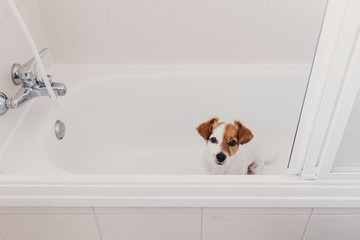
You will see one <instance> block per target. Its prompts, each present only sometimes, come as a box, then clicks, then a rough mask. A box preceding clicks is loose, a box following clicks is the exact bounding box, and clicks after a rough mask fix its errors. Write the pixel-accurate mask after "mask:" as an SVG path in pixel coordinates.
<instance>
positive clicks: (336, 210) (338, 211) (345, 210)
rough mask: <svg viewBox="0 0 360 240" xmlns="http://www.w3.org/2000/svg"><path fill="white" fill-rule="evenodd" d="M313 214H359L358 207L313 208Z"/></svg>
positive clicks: (359, 209)
mask: <svg viewBox="0 0 360 240" xmlns="http://www.w3.org/2000/svg"><path fill="white" fill-rule="evenodd" d="M312 214H314V215H322V214H325V215H337V214H340V215H344V214H358V215H360V208H314V211H313V213H312Z"/></svg>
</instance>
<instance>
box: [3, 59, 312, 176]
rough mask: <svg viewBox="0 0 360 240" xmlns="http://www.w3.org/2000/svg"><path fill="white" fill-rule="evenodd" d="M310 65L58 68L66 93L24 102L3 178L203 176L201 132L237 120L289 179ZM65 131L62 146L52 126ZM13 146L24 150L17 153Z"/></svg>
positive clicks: (6, 153)
mask: <svg viewBox="0 0 360 240" xmlns="http://www.w3.org/2000/svg"><path fill="white" fill-rule="evenodd" d="M308 74H309V66H233V67H221V66H220V67H216V66H214V67H198V68H196V67H163V68H160V67H157V68H155V67H153V68H152V67H81V66H56V67H55V69H54V70H53V77H54V79H55V80H56V81H59V82H63V83H65V84H66V85H67V87H68V94H67V95H66V96H65V97H63V98H59V101H60V105H61V107H60V109H58V110H57V109H54V108H53V107H52V105H51V102H50V101H49V99H47V98H38V99H35V100H34V101H32V102H31V103H30V104H28V105H27V106H26V107H27V109H26V112H25V113H24V114H23V116H22V119H21V121H20V122H19V124H18V126H17V128H16V129H15V131H14V133H13V135H12V136H11V138H10V139H9V140H8V142H7V144H6V146H5V147H4V149H3V152H2V154H1V162H0V168H1V171H2V173H3V174H206V172H205V169H204V168H203V166H202V164H201V156H202V153H203V149H204V145H205V144H204V141H203V140H202V138H201V137H200V136H199V135H198V134H197V132H196V130H195V128H196V127H197V125H198V124H199V123H201V122H203V121H205V120H207V119H209V118H210V117H213V116H218V117H220V120H225V121H233V120H234V119H239V120H241V121H242V122H243V123H244V124H245V125H246V126H248V127H249V128H250V129H251V130H253V131H254V132H255V135H256V136H257V137H259V138H260V139H261V141H262V145H263V146H264V147H265V148H266V149H267V150H268V152H269V154H275V153H276V152H280V153H281V156H280V159H279V160H278V162H277V163H276V164H275V167H274V166H268V167H267V168H265V171H264V172H265V173H268V174H282V173H285V170H286V165H287V161H288V159H289V155H290V150H291V145H292V141H293V138H294V135H295V129H296V125H297V120H298V117H299V114H300V108H301V104H302V99H303V96H304V92H305V86H306V83H307V76H308ZM57 119H59V120H61V121H63V122H64V123H65V125H66V130H67V134H66V136H65V138H64V139H62V140H61V141H59V140H58V139H57V138H56V137H55V134H54V124H55V121H56V120H57ZM19 147H20V149H21V151H19Z"/></svg>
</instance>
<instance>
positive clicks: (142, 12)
mask: <svg viewBox="0 0 360 240" xmlns="http://www.w3.org/2000/svg"><path fill="white" fill-rule="evenodd" d="M38 2H39V7H40V13H41V16H42V20H43V23H44V29H45V32H46V37H47V39H48V42H49V44H50V46H51V48H52V49H53V55H54V58H55V62H56V63H65V64H66V63H68V64H72V63H81V64H87V63H95V64H102V63H113V61H114V63H119V64H252V63H311V61H312V58H313V55H314V50H315V46H316V42H317V38H318V35H319V32H320V25H321V20H322V17H323V13H324V9H325V5H326V0H319V1H311V0H305V1H302V0H296V1H291V2H287V1H281V0H270V1H269V0H257V1H248V0H239V1H233V0H225V1H216V0H210V1H209V0H194V1H182V0H175V1H166V0H157V1H147V0H133V1H129V0H121V1H117V0H108V1H105V0H96V1H86V0H75V1H70V0H66V1H56V0H38ZM84 6H86V7H84Z"/></svg>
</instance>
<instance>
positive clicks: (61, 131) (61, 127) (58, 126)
mask: <svg viewBox="0 0 360 240" xmlns="http://www.w3.org/2000/svg"><path fill="white" fill-rule="evenodd" d="M54 129H55V136H56V138H57V139H59V140H61V139H63V138H64V137H65V134H66V129H65V124H64V123H63V122H62V121H60V120H57V121H56V122H55V127H54Z"/></svg>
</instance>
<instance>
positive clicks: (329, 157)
mask: <svg viewBox="0 0 360 240" xmlns="http://www.w3.org/2000/svg"><path fill="white" fill-rule="evenodd" d="M359 11H360V2H359V1H356V0H344V1H337V0H329V2H328V6H327V10H326V14H325V17H324V22H323V27H322V30H321V36H320V38H319V45H318V48H317V52H316V57H315V58H314V62H313V68H312V72H311V77H310V79H309V83H308V88H307V93H306V97H305V100H304V104H303V110H302V114H301V118H300V121H299V126H298V131H297V136H296V139H295V141H294V147H293V152H292V161H291V162H290V167H289V173H290V174H299V175H300V176H302V178H304V179H318V180H320V179H321V180H325V179H329V180H336V179H349V180H354V181H356V180H360V172H359V173H357V172H348V173H332V172H331V169H332V166H333V163H334V159H335V156H336V153H337V149H338V147H339V145H340V142H341V139H342V135H343V133H344V130H345V127H346V124H347V120H348V118H349V116H350V113H351V110H352V106H353V104H354V102H355V99H356V95H357V91H358V89H359V87H360V81H359V80H358V79H360V71H359V69H360V15H359V14H358V13H359Z"/></svg>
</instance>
